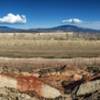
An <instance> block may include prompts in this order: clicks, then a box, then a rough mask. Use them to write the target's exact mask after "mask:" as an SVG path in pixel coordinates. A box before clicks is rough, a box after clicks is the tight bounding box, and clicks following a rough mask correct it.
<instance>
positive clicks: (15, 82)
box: [0, 66, 100, 100]
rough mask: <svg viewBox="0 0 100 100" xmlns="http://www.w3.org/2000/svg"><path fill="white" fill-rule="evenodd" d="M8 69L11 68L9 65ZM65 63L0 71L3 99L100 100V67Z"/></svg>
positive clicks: (0, 92) (1, 99) (0, 89)
mask: <svg viewBox="0 0 100 100" xmlns="http://www.w3.org/2000/svg"><path fill="white" fill-rule="evenodd" d="M6 70H7V69H6ZM96 70H97V69H96V68H93V69H92V68H90V67H89V68H86V67H85V68H80V67H77V66H62V67H52V68H43V69H42V68H41V69H39V70H34V72H33V73H30V72H20V71H18V70H17V71H15V72H7V71H6V72H5V71H3V70H2V72H1V74H0V100H100V71H99V70H97V71H96Z"/></svg>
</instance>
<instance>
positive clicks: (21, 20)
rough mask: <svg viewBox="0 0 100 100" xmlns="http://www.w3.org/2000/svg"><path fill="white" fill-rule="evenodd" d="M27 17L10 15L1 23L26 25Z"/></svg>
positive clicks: (0, 21)
mask: <svg viewBox="0 0 100 100" xmlns="http://www.w3.org/2000/svg"><path fill="white" fill-rule="evenodd" d="M26 21H27V20H26V16H25V15H19V14H17V15H14V14H12V13H8V14H7V15H6V16H3V17H2V18H0V23H8V24H16V23H20V24H21V23H26Z"/></svg>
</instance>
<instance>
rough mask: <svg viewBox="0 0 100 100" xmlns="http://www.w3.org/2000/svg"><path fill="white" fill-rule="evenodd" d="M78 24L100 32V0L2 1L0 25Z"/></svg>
mask: <svg viewBox="0 0 100 100" xmlns="http://www.w3.org/2000/svg"><path fill="white" fill-rule="evenodd" d="M63 24H75V25H78V26H82V27H88V28H95V29H100V0H0V26H10V27H16V28H40V27H53V26H58V25H63Z"/></svg>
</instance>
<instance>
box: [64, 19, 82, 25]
mask: <svg viewBox="0 0 100 100" xmlns="http://www.w3.org/2000/svg"><path fill="white" fill-rule="evenodd" d="M62 22H63V23H71V24H79V23H81V22H82V20H80V19H79V18H70V19H65V20H63V21H62Z"/></svg>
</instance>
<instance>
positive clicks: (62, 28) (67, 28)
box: [0, 25, 100, 33]
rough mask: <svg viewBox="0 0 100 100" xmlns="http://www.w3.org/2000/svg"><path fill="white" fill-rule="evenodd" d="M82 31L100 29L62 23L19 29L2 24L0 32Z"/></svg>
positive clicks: (96, 31) (99, 31)
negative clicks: (59, 24) (48, 26)
mask: <svg viewBox="0 0 100 100" xmlns="http://www.w3.org/2000/svg"><path fill="white" fill-rule="evenodd" d="M59 31H61V32H82V33H87V32H89V33H100V30H96V29H89V28H83V27H78V26H75V25H61V26H56V27H52V28H31V29H17V28H11V27H7V26H0V32H33V33H34V32H59Z"/></svg>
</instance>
